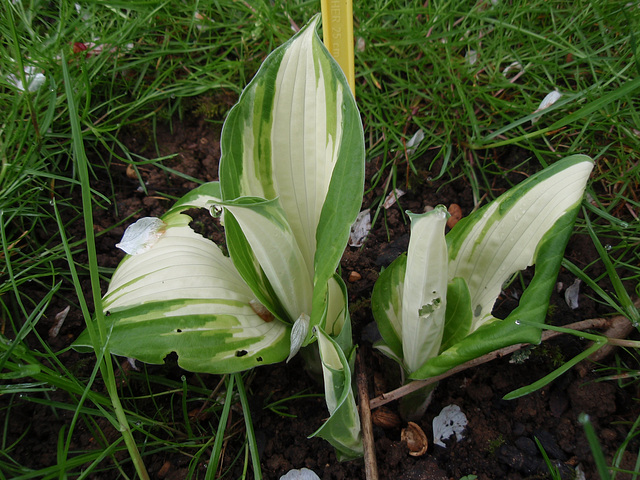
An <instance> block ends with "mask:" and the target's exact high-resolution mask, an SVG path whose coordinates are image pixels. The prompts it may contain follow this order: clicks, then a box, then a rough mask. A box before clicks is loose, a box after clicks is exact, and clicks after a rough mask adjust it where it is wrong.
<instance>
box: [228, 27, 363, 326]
mask: <svg viewBox="0 0 640 480" xmlns="http://www.w3.org/2000/svg"><path fill="white" fill-rule="evenodd" d="M318 20H319V17H316V18H314V20H312V21H311V22H310V23H309V24H308V25H307V26H306V27H304V28H303V29H302V30H301V31H300V32H299V33H298V34H297V35H296V36H294V37H293V38H292V39H291V40H289V41H288V42H286V43H285V44H284V45H282V46H281V47H279V48H278V49H276V50H275V51H274V52H273V53H272V54H271V55H269V57H268V58H267V59H266V60H265V62H264V63H263V65H262V67H261V68H260V70H259V72H258V74H257V75H256V77H255V78H254V79H253V80H252V81H251V82H250V83H249V85H248V86H247V88H246V89H245V90H244V92H243V94H242V95H241V97H240V101H239V102H238V104H237V105H236V106H235V107H234V108H233V109H232V110H231V111H230V112H229V116H228V118H227V120H226V122H225V125H224V128H223V131H222V138H221V150H222V158H221V160H220V178H221V185H222V196H223V199H224V200H225V201H230V200H234V199H237V198H240V197H243V196H252V197H260V198H264V199H267V200H275V199H277V201H278V202H279V203H280V205H281V207H282V211H283V212H284V216H285V218H286V221H287V223H288V225H289V227H290V229H291V232H292V234H293V236H294V238H295V242H296V244H297V248H298V249H299V251H300V254H301V256H302V258H303V259H304V262H305V263H306V265H307V269H308V271H309V272H312V277H311V282H312V283H311V285H310V287H309V288H310V289H313V306H312V312H311V325H312V326H313V325H317V324H319V323H320V322H321V320H322V318H323V314H324V312H325V302H326V297H327V288H328V282H329V279H330V278H331V277H332V276H333V274H334V272H335V269H336V268H337V265H338V262H339V261H340V258H341V256H342V253H343V251H344V248H345V246H346V242H347V239H348V235H349V228H350V225H351V223H353V221H354V220H355V218H356V216H357V213H358V210H359V208H360V205H361V201H362V192H363V186H364V136H363V131H362V124H361V121H360V118H359V113H358V110H357V107H356V104H355V100H354V99H353V96H352V94H351V91H350V89H349V86H348V84H347V82H346V80H345V78H344V75H343V73H342V71H341V70H340V67H339V66H338V65H337V63H336V62H335V61H334V60H333V58H332V57H331V55H329V53H328V52H327V50H326V49H325V47H324V45H323V44H322V42H321V41H320V39H319V38H318V36H317V34H316V27H317V23H318ZM238 227H239V226H238V225H236V224H233V223H230V224H227V225H226V228H227V231H228V233H229V235H230V237H232V238H233V239H234V241H235V240H237V239H241V235H240V234H238V232H235V231H234V230H235V229H236V228H238ZM238 248H242V247H238ZM232 256H233V254H232ZM234 261H235V260H234ZM263 261H264V260H262V259H261V260H260V266H261V267H262V268H263V269H264V271H265V272H266V271H268V270H269V267H267V266H265V265H264V264H263V263H262V262H263ZM283 272H284V273H283V274H284V275H289V272H287V271H286V270H283ZM269 281H270V282H273V279H271V278H270V279H269ZM274 290H277V289H275V288H274ZM281 300H282V301H284V299H281ZM298 313H302V312H298ZM307 313H308V312H307ZM297 316H298V315H295V316H293V319H295V318H297Z"/></svg>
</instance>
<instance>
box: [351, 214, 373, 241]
mask: <svg viewBox="0 0 640 480" xmlns="http://www.w3.org/2000/svg"><path fill="white" fill-rule="evenodd" d="M369 230H371V212H370V211H369V209H368V208H367V209H366V210H363V211H361V212H360V213H359V214H358V217H357V218H356V221H355V222H353V225H351V233H350V234H349V245H350V246H352V247H361V246H362V244H363V243H364V239H365V238H367V235H369Z"/></svg>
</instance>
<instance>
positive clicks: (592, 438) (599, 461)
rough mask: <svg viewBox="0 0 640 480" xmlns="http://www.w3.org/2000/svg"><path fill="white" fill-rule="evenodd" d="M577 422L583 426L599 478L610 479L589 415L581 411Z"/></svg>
mask: <svg viewBox="0 0 640 480" xmlns="http://www.w3.org/2000/svg"><path fill="white" fill-rule="evenodd" d="M578 422H580V423H581V424H582V427H583V428H584V433H585V435H586V437H587V441H588V442H589V447H591V454H592V455H593V460H594V462H595V464H596V468H597V469H598V474H599V475H600V480H610V479H611V475H610V474H609V467H608V466H607V461H606V460H605V458H604V453H603V452H602V447H601V446H600V442H599V441H598V435H597V434H596V430H595V428H593V424H592V423H591V419H590V418H589V415H587V414H586V413H581V414H580V415H578Z"/></svg>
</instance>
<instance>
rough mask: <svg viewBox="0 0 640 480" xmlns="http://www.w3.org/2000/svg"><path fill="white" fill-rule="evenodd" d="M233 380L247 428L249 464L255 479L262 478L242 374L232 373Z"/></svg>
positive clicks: (259, 479)
mask: <svg viewBox="0 0 640 480" xmlns="http://www.w3.org/2000/svg"><path fill="white" fill-rule="evenodd" d="M233 376H234V377H235V382H236V385H237V388H238V395H239V396H240V404H241V405H242V413H243V415H244V424H245V428H246V430H247V443H248V444H249V449H248V451H249V452H250V453H251V466H252V467H253V478H254V479H255V480H261V479H262V469H261V468H260V454H259V453H258V444H257V443H256V435H255V433H254V431H253V421H252V420H251V409H250V407H249V399H248V397H247V392H246V390H245V388H244V382H243V381H242V376H241V375H240V374H238V373H234V374H233Z"/></svg>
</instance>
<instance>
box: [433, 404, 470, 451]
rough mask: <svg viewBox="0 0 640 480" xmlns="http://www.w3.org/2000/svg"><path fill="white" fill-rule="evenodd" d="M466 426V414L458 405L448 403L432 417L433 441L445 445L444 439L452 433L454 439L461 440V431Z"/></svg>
mask: <svg viewBox="0 0 640 480" xmlns="http://www.w3.org/2000/svg"><path fill="white" fill-rule="evenodd" d="M466 426H467V416H466V415H465V414H464V413H462V410H460V407H459V406H458V405H448V406H446V407H444V408H443V409H442V411H441V412H440V415H438V416H437V417H435V418H434V419H433V443H435V444H436V445H440V446H441V447H445V448H446V445H445V444H444V441H445V440H446V439H447V438H449V437H450V436H451V435H453V434H454V433H455V434H456V440H457V441H458V442H459V441H460V440H462V438H463V437H462V432H463V431H464V429H465V427H466Z"/></svg>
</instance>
